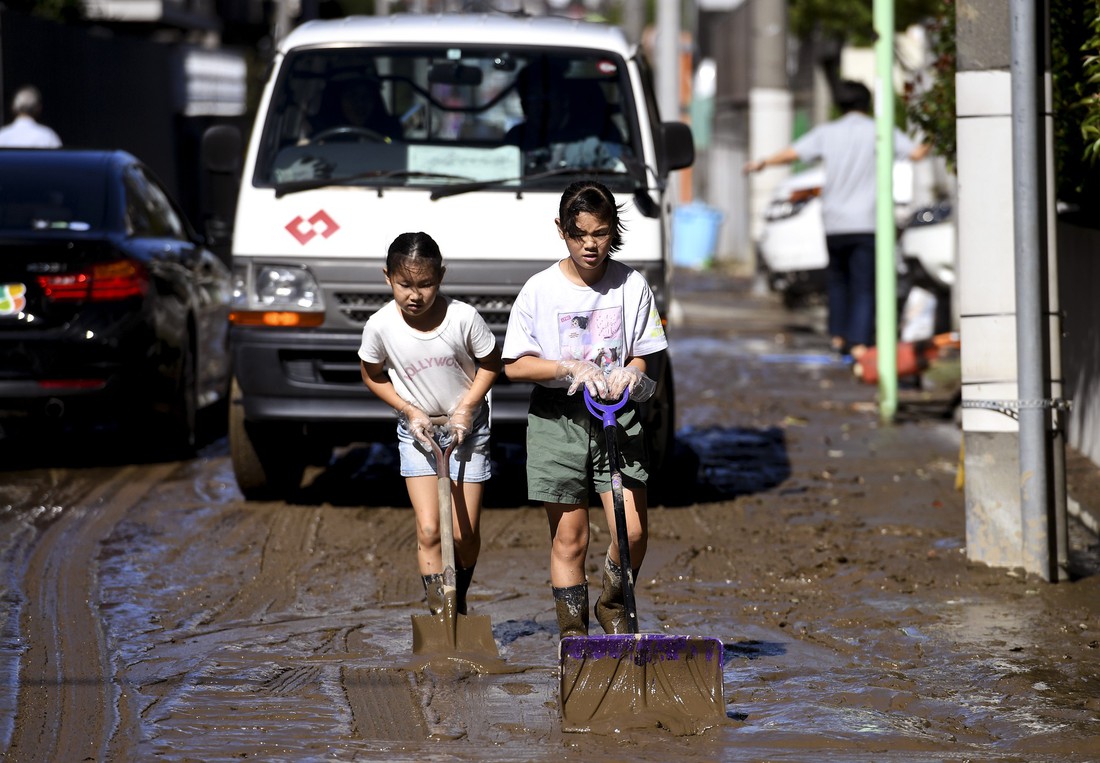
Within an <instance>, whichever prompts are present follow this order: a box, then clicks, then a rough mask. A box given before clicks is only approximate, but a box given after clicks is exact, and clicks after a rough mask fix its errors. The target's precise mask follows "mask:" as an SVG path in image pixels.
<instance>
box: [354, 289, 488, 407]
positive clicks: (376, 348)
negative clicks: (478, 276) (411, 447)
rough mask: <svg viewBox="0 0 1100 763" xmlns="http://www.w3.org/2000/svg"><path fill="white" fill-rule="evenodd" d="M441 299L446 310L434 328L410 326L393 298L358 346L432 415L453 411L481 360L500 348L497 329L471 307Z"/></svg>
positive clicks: (374, 318) (404, 393) (370, 323)
mask: <svg viewBox="0 0 1100 763" xmlns="http://www.w3.org/2000/svg"><path fill="white" fill-rule="evenodd" d="M439 299H443V300H445V301H446V304H447V314H446V315H445V316H444V318H443V322H442V323H440V324H439V326H437V327H436V328H435V329H433V330H432V331H417V330H416V329H414V328H412V327H411V326H409V324H408V323H406V322H405V319H404V318H403V317H402V316H401V311H400V309H399V308H398V307H397V303H396V302H394V301H393V300H391V301H389V302H387V303H386V304H385V305H384V306H383V307H382V309H381V310H379V311H378V312H376V313H375V314H374V315H372V316H371V317H370V318H368V319H367V323H366V325H364V326H363V340H362V343H361V344H360V346H359V357H360V358H361V359H362V360H363V361H365V362H367V363H382V364H383V367H384V368H385V369H386V374H387V375H388V376H389V377H390V381H392V382H393V386H394V388H395V389H396V390H397V393H398V394H399V395H401V397H403V398H404V399H405V400H408V401H409V402H411V403H413V404H414V405H415V406H416V407H417V408H419V409H420V410H422V411H424V413H426V414H428V415H429V416H443V415H446V414H449V413H450V411H451V409H452V408H453V407H454V405H455V403H457V402H458V401H459V400H460V399H461V398H462V396H463V395H464V394H466V391H467V390H468V389H469V388H470V385H471V384H472V383H473V380H474V375H475V374H476V373H477V358H484V357H486V356H487V355H488V354H489V353H490V352H492V351H493V348H494V347H495V346H496V337H494V336H493V332H492V331H490V329H489V326H488V324H486V323H485V319H484V318H482V317H481V315H479V314H478V312H477V310H475V309H474V308H473V307H472V306H471V305H468V304H466V303H465V302H459V301H457V300H453V299H447V298H446V297H443V296H440V297H439Z"/></svg>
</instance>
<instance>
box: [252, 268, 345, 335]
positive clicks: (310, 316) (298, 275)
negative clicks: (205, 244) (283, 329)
mask: <svg viewBox="0 0 1100 763" xmlns="http://www.w3.org/2000/svg"><path fill="white" fill-rule="evenodd" d="M324 314H325V302H324V297H323V295H322V293H321V286H320V284H318V283H317V279H316V278H315V277H314V275H313V273H312V272H310V270H309V268H307V267H303V266H300V265H275V264H264V263H253V264H250V263H243V264H240V265H236V266H235V267H234V269H233V312H232V313H231V314H230V322H232V323H234V324H238V325H250V326H259V325H262V326H319V325H321V323H323V322H324Z"/></svg>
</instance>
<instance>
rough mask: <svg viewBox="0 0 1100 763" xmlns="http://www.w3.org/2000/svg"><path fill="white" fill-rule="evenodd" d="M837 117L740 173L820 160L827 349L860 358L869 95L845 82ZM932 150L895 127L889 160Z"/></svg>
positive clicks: (868, 338)
mask: <svg viewBox="0 0 1100 763" xmlns="http://www.w3.org/2000/svg"><path fill="white" fill-rule="evenodd" d="M835 96H836V105H837V108H838V109H839V110H840V112H841V115H840V116H839V117H837V118H836V119H834V120H832V121H831V122H826V123H825V124H822V125H818V126H817V127H814V128H813V129H812V130H810V131H809V132H807V133H806V134H805V135H803V136H802V137H801V138H799V139H798V140H796V141H795V142H794V143H793V144H792V145H790V146H788V147H787V148H784V149H783V150H781V151H779V152H778V153H775V154H772V155H771V156H768V157H765V158H763V159H760V160H758V161H753V162H748V163H747V164H746V165H745V167H744V172H745V174H751V173H753V172H759V171H760V170H762V169H764V168H765V167H767V166H768V165H779V164H791V163H793V162H796V161H802V162H814V161H818V160H820V161H823V162H824V163H825V186H824V187H823V188H822V189H821V208H822V221H823V223H824V226H825V245H826V248H827V249H828V251H829V265H828V270H827V273H828V275H827V278H828V285H827V294H828V306H829V318H828V323H829V337H830V340H829V341H830V344H831V345H832V349H833V350H834V351H836V352H838V353H841V354H851V356H852V358H853V359H855V360H858V359H859V358H860V357H861V356H862V355H863V353H864V352H866V351H867V348H868V347H870V346H872V345H874V343H875V202H876V190H875V186H876V181H875V178H876V166H875V120H874V119H873V118H872V117H871V116H870V112H871V91H870V90H868V89H867V87H866V86H865V85H863V84H862V83H859V82H853V81H851V80H844V81H842V82H841V83H840V84H839V85H838V86H837V90H836V93H835ZM929 149H930V146H929V145H928V144H923V143H922V144H919V145H918V144H916V143H914V142H913V141H912V140H911V139H910V138H909V137H908V136H907V135H905V133H903V132H901V130H897V129H895V130H894V156H895V157H896V158H897V159H909V160H911V161H918V160H920V159H923V158H924V157H925V156H926V155H927V154H928V151H929Z"/></svg>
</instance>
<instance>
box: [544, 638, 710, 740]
mask: <svg viewBox="0 0 1100 763" xmlns="http://www.w3.org/2000/svg"><path fill="white" fill-rule="evenodd" d="M559 657H560V668H561V715H562V730H563V731H601V730H612V729H622V728H640V727H644V726H661V727H663V728H666V729H668V730H670V731H672V732H674V733H677V734H681V735H687V734H698V733H701V732H702V731H704V730H706V729H708V728H710V727H712V726H716V725H718V724H719V723H721V722H722V721H723V719H724V718H725V717H726V704H725V700H724V698H723V691H722V642H721V641H719V640H718V639H716V638H702V637H696V636H667V635H663V634H625V635H614V636H612V635H608V636H569V637H566V638H563V639H562V640H561V644H560V646H559Z"/></svg>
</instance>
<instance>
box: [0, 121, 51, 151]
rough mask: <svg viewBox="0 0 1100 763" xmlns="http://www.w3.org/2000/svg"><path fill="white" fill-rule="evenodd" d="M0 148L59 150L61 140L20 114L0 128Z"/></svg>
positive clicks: (48, 129) (44, 127)
mask: <svg viewBox="0 0 1100 763" xmlns="http://www.w3.org/2000/svg"><path fill="white" fill-rule="evenodd" d="M0 148H61V138H59V137H58V135H57V133H55V132H54V131H53V130H51V129H50V128H49V127H46V125H41V124H38V122H36V121H35V120H34V117H32V116H29V115H27V114H20V115H19V116H17V117H16V118H15V119H13V120H12V122H11V124H9V125H8V126H7V127H4V128H0Z"/></svg>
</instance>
